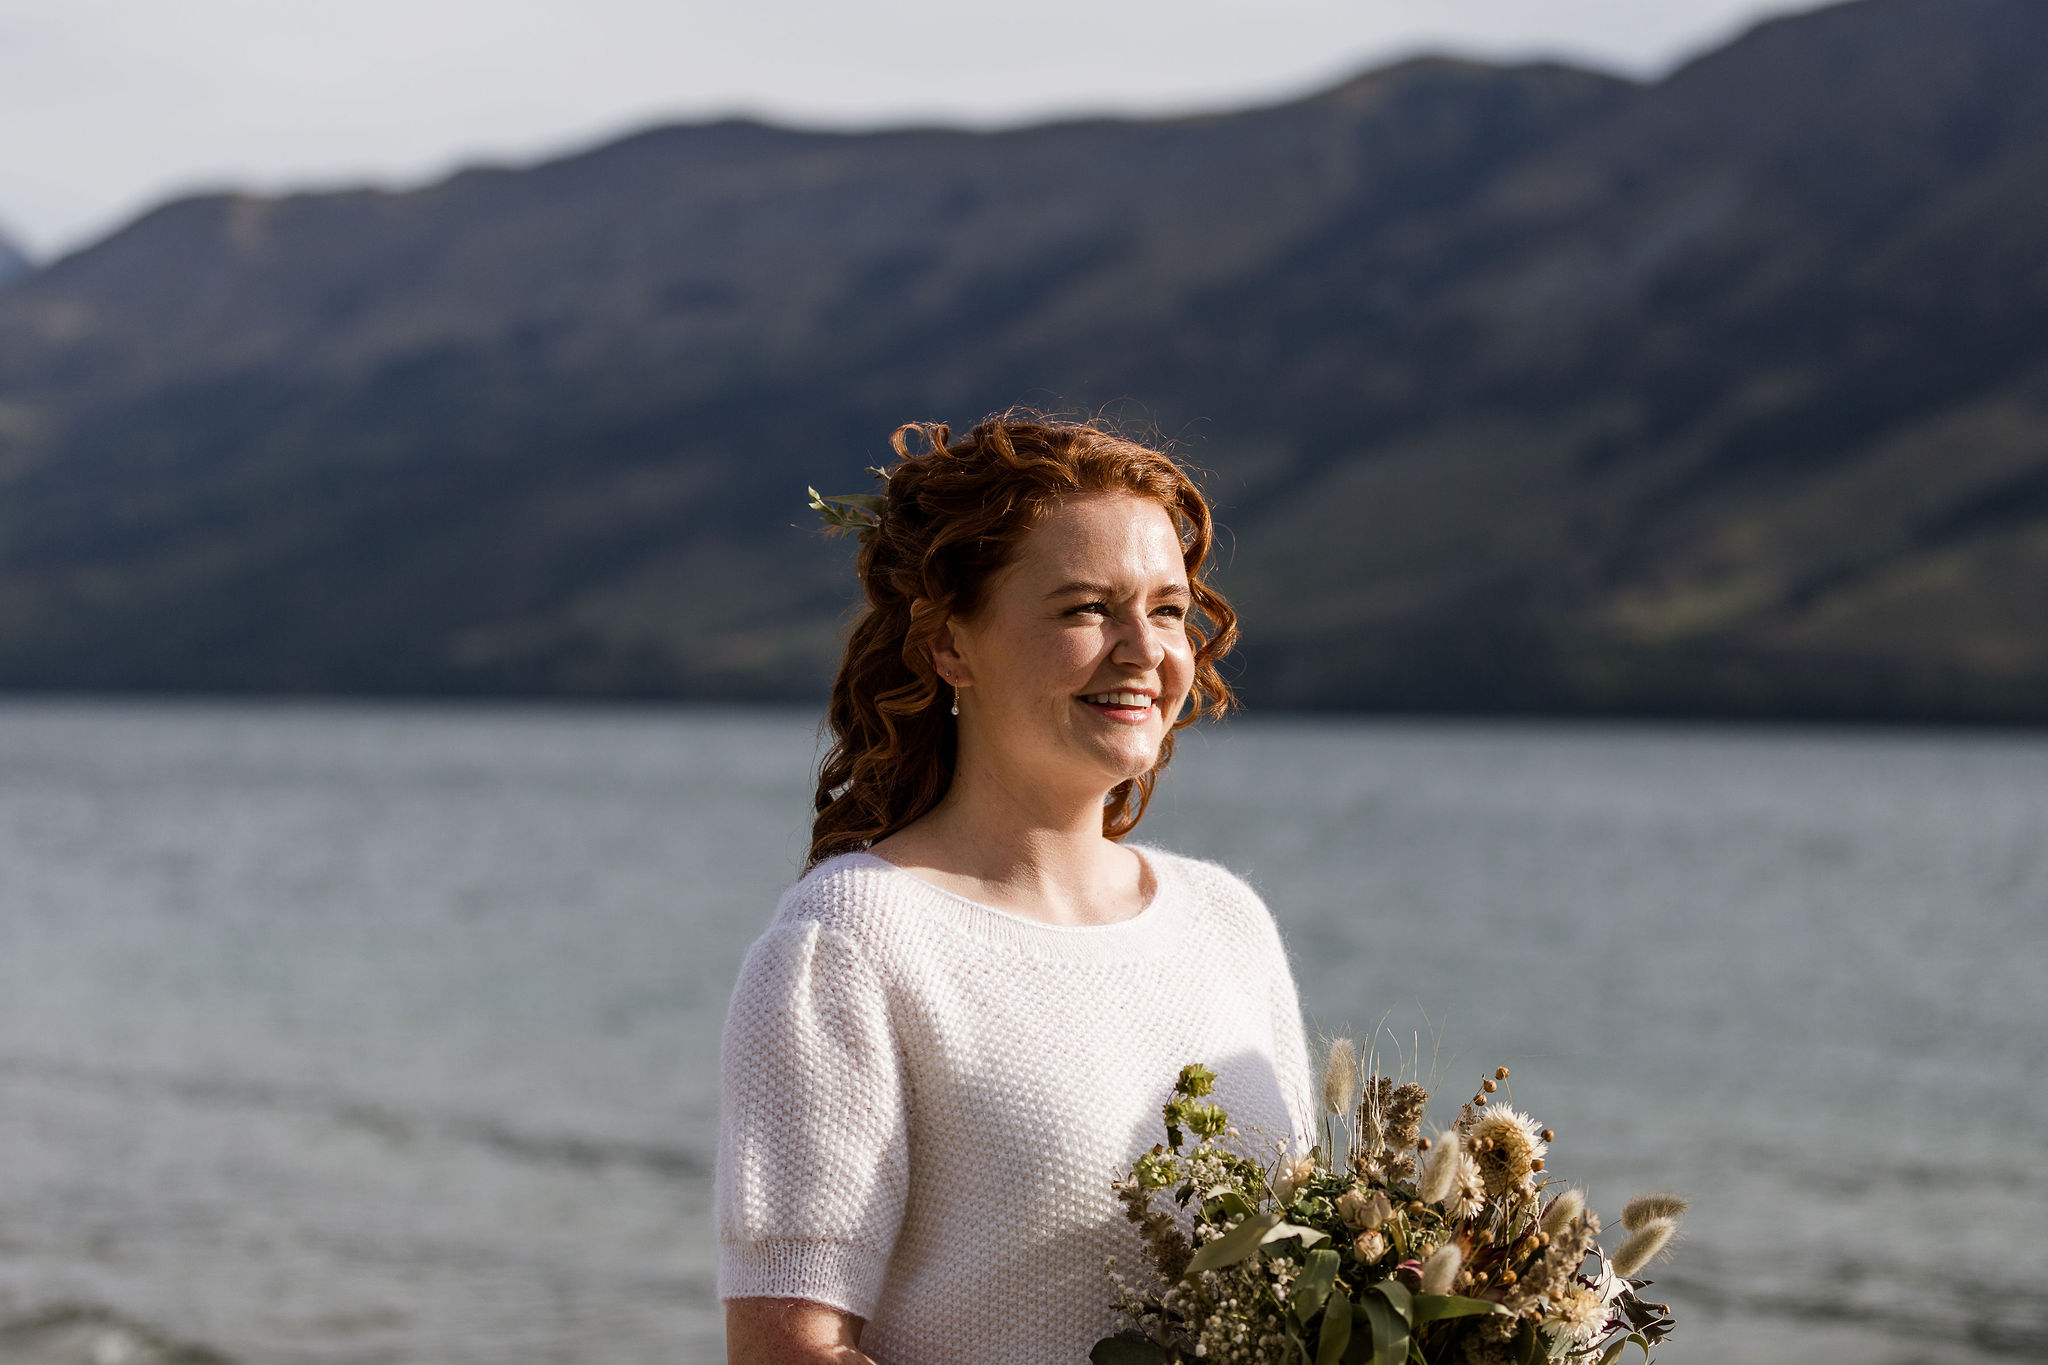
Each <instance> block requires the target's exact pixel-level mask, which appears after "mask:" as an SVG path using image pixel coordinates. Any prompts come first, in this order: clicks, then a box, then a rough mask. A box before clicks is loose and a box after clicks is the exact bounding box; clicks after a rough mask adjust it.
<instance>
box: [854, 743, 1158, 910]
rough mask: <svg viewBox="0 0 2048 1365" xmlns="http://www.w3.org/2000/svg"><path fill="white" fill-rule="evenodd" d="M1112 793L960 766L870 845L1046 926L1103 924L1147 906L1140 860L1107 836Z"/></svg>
mask: <svg viewBox="0 0 2048 1365" xmlns="http://www.w3.org/2000/svg"><path fill="white" fill-rule="evenodd" d="M1107 795H1108V793H1107V792H1106V791H1103V792H1094V793H1092V794H1091V793H1089V792H1087V791H1072V792H1058V791H1050V790H1048V789H1047V788H1045V787H1044V786H1042V785H1031V784H1027V783H1022V782H1016V781H1006V780H1004V778H1003V777H1002V775H1000V774H999V773H996V772H994V771H991V770H989V769H985V768H971V767H963V768H962V769H961V770H960V771H959V772H957V773H956V774H955V775H954V780H953V783H952V785H951V786H950V787H949V788H948V789H947V791H946V795H945V797H944V798H943V799H941V800H940V802H939V804H938V805H937V806H936V807H935V808H933V810H932V811H931V812H930V813H929V814H927V815H925V816H924V817H923V818H921V819H919V820H917V821H916V822H915V823H913V824H911V825H909V826H907V827H906V828H904V829H902V830H899V831H897V832H896V833H895V834H893V835H891V836H890V837H889V838H887V839H884V840H881V841H879V842H878V843H877V844H876V845H875V846H874V849H873V851H874V852H875V853H876V854H877V855H879V856H881V857H883V858H886V859H888V860H889V861H890V862H893V863H896V864H897V865H899V866H901V867H904V868H907V869H910V870H913V871H916V872H918V873H919V874H921V875H923V876H925V877H926V878H927V879H929V880H931V881H933V882H935V883H936V884H938V885H940V886H942V887H944V888H945V889H947V890H950V891H953V892H956V893H957V894H960V895H964V896H967V897H968V898H969V899H971V900H977V901H981V902H982V903H984V904H987V905H993V906H995V907H997V908H998V909H1003V910H1008V911H1011V912H1012V913H1015V914H1020V915H1024V916H1026V917H1028V918H1031V919H1037V920H1043V921H1045V922H1046V923H1050V924H1069V925H1083V924H1107V923H1114V922H1115V921H1117V920H1123V919H1129V918H1131V917H1132V916H1133V915H1136V914H1137V913H1138V912H1139V911H1140V910H1142V909H1144V907H1145V902H1146V901H1147V900H1148V899H1149V898H1150V896H1151V893H1152V887H1151V886H1149V885H1148V884H1146V883H1147V875H1146V869H1145V866H1144V863H1143V862H1142V860H1140V859H1139V858H1138V856H1137V855H1136V854H1134V853H1132V852H1131V851H1130V850H1129V849H1127V848H1124V847H1123V846H1121V845H1119V844H1117V843H1115V842H1113V841H1111V840H1109V839H1107V838H1105V837H1103V833H1102V802H1103V798H1104V797H1106V796H1107Z"/></svg>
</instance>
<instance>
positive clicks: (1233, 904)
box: [1139, 844, 1273, 934]
mask: <svg viewBox="0 0 2048 1365" xmlns="http://www.w3.org/2000/svg"><path fill="white" fill-rule="evenodd" d="M1139 852H1141V853H1143V854H1144V856H1145V858H1146V859H1147V860H1148V861H1150V862H1152V863H1153V864H1154V865H1155V866H1157V867H1158V868H1159V870H1160V871H1161V872H1162V873H1164V874H1165V875H1167V876H1170V877H1172V878H1173V879H1175V880H1176V881H1177V882H1178V883H1179V884H1180V886H1181V887H1182V888H1183V890H1184V891H1185V893H1186V894H1187V896H1188V897H1189V899H1190V900H1191V901H1193V902H1194V905H1195V907H1196V909H1197V910H1199V911H1200V912H1202V914H1203V915H1204V917H1205V918H1211V919H1215V920H1220V921H1221V922H1223V923H1227V924H1232V925H1237V926H1240V927H1244V928H1249V929H1254V930H1256V931H1258V932H1260V933H1262V934H1264V933H1271V932H1273V912H1272V911H1271V910H1270V909H1268V908H1267V905H1266V898H1265V897H1264V896H1262V895H1260V894H1259V891H1258V888H1257V887H1256V886H1254V885H1253V884H1252V882H1251V881H1250V879H1248V878H1246V877H1245V876H1243V875H1242V874H1240V873H1238V872H1236V871H1233V870H1232V869H1231V868H1228V867H1225V866H1224V865H1223V864H1222V863H1219V862H1215V861H1212V860H1210V859H1208V858H1198V857H1195V856H1194V855H1192V854H1187V853H1176V852H1174V851H1173V850H1171V849H1165V848H1159V847H1157V846H1155V845H1152V844H1143V845H1140V846H1139Z"/></svg>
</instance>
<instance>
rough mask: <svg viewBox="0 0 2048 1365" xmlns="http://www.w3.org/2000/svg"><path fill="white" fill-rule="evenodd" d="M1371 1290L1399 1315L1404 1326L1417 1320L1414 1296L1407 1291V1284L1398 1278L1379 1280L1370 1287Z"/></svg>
mask: <svg viewBox="0 0 2048 1365" xmlns="http://www.w3.org/2000/svg"><path fill="white" fill-rule="evenodd" d="M1372 1292H1373V1293H1375V1294H1378V1295H1379V1296H1380V1297H1381V1298H1384V1299H1385V1300H1386V1301H1387V1306H1388V1307H1389V1308H1392V1309H1393V1310H1394V1312H1395V1314H1396V1315H1397V1316H1399V1317H1400V1319H1401V1322H1402V1324H1403V1325H1404V1326H1405V1325H1406V1324H1408V1323H1410V1322H1414V1321H1416V1320H1417V1319H1416V1317H1415V1296H1414V1295H1413V1294H1411V1293H1409V1292H1408V1286H1407V1285H1405V1284H1402V1283H1401V1282H1400V1281H1399V1280H1381V1281H1380V1282H1379V1283H1378V1284H1376V1285H1374V1286H1373V1287H1372Z"/></svg>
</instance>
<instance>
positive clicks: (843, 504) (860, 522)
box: [804, 465, 889, 540]
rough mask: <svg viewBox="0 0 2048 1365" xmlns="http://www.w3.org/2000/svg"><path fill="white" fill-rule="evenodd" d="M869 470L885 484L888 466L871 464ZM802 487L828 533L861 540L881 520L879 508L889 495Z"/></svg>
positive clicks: (887, 480) (887, 478) (883, 505)
mask: <svg viewBox="0 0 2048 1365" xmlns="http://www.w3.org/2000/svg"><path fill="white" fill-rule="evenodd" d="M868 473H870V474H872V475H874V476H875V477H876V478H878V479H880V480H881V481H882V483H883V485H884V486H887V484H888V482H889V471H888V470H886V469H877V468H875V467H874V466H873V465H870V466H868ZM804 491H805V492H807V493H809V494H810V495H811V503H810V506H811V510H812V511H813V512H816V513H817V514H818V516H819V517H820V518H821V519H822V520H823V521H824V523H825V532H826V534H827V535H834V536H858V537H860V538H861V539H862V540H866V539H867V538H868V536H869V535H870V534H871V533H872V532H873V531H874V529H875V528H876V527H878V526H880V525H881V524H882V509H883V508H884V507H886V506H887V505H888V502H889V499H888V495H887V494H884V493H834V494H824V493H820V492H819V491H818V490H817V489H815V488H806V489H805V490H804Z"/></svg>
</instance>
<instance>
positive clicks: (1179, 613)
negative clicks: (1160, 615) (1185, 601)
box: [1159, 607, 1188, 621]
mask: <svg viewBox="0 0 2048 1365" xmlns="http://www.w3.org/2000/svg"><path fill="white" fill-rule="evenodd" d="M1159 610H1160V611H1162V612H1164V613H1165V614H1166V615H1168V616H1171V617H1172V618H1173V619H1174V620H1176V621H1179V620H1183V619H1184V618H1186V616H1187V614H1188V609H1187V608H1186V607H1161V608H1159Z"/></svg>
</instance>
